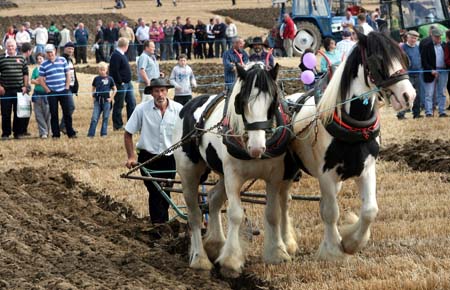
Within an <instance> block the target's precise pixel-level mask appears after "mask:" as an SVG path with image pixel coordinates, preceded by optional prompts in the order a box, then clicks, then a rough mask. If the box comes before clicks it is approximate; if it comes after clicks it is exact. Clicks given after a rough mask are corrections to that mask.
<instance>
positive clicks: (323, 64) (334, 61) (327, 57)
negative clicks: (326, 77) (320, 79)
mask: <svg viewBox="0 0 450 290" xmlns="http://www.w3.org/2000/svg"><path fill="white" fill-rule="evenodd" d="M323 46H324V47H325V52H324V53H323V54H322V56H323V57H322V59H321V60H320V71H321V72H326V71H329V72H330V73H331V74H332V73H333V72H334V70H335V69H336V67H337V66H338V65H339V64H340V63H341V62H342V54H341V52H340V51H338V50H337V49H336V41H334V39H332V38H330V37H327V38H325V40H324V41H323Z"/></svg>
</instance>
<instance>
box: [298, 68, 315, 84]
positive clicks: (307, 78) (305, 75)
mask: <svg viewBox="0 0 450 290" xmlns="http://www.w3.org/2000/svg"><path fill="white" fill-rule="evenodd" d="M314 77H315V76H314V73H313V72H312V71H310V70H305V71H304V72H302V75H301V76H300V79H301V80H302V82H303V83H304V84H305V85H310V84H312V83H313V82H314Z"/></svg>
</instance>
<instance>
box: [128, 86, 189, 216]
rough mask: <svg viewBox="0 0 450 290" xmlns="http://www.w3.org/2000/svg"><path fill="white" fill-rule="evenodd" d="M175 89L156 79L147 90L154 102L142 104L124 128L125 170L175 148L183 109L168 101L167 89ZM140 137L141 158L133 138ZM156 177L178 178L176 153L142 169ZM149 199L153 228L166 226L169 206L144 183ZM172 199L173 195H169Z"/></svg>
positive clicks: (158, 193)
mask: <svg viewBox="0 0 450 290" xmlns="http://www.w3.org/2000/svg"><path fill="white" fill-rule="evenodd" d="M169 88H173V86H172V85H171V84H170V83H168V82H167V81H166V80H164V79H161V78H158V79H153V80H152V81H151V83H150V86H149V87H148V89H149V90H150V91H151V94H152V96H153V99H152V100H150V101H148V102H144V103H141V104H139V105H138V106H137V107H136V109H135V110H134V112H133V114H132V115H131V117H130V119H129V120H128V122H127V124H126V126H125V133H124V143H125V149H126V152H127V157H128V159H127V162H126V164H125V165H126V166H127V167H128V168H132V167H133V166H136V165H137V162H139V163H144V162H145V161H147V160H150V159H151V158H153V157H154V156H156V155H158V154H161V153H162V152H164V151H165V150H166V149H168V148H170V147H171V146H172V145H173V144H172V135H173V131H174V126H175V122H176V120H177V119H178V115H179V113H180V111H181V109H182V108H183V106H182V105H181V104H179V103H177V102H174V101H172V100H169V98H168V97H167V93H168V89H169ZM139 132H140V133H141V135H140V137H139V140H138V142H137V145H136V147H137V149H138V151H139V153H138V157H137V158H136V153H135V149H134V142H133V134H136V133H139ZM152 170H154V171H159V173H152V176H153V177H160V178H171V179H173V178H175V172H176V168H175V158H174V157H173V153H172V152H171V153H169V154H168V155H164V156H162V157H160V158H158V159H156V160H154V161H153V162H151V163H148V164H146V165H145V167H142V168H141V174H142V175H143V176H147V172H151V171H152ZM144 184H145V186H146V187H147V190H148V193H149V198H148V203H149V211H150V220H151V222H152V223H153V224H158V223H165V222H167V221H168V220H169V213H168V209H169V204H168V202H167V201H166V200H165V199H164V197H163V196H162V195H161V193H160V192H159V191H158V189H157V188H156V187H155V185H154V184H153V182H151V181H144ZM166 194H167V195H168V196H170V192H166Z"/></svg>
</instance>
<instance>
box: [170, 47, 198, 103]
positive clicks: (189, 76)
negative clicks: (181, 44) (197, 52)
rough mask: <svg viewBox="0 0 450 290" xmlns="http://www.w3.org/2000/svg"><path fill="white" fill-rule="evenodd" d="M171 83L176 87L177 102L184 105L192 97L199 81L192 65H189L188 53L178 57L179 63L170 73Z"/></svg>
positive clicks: (175, 99) (175, 98)
mask: <svg viewBox="0 0 450 290" xmlns="http://www.w3.org/2000/svg"><path fill="white" fill-rule="evenodd" d="M170 83H171V84H172V85H173V86H174V87H175V97H174V98H173V99H174V101H175V102H178V103H180V104H182V105H184V104H186V103H187V102H189V100H191V99H192V87H193V88H196V87H197V81H196V80H195V76H194V73H193V72H192V69H191V67H190V66H189V65H187V56H186V54H184V53H182V54H180V56H179V57H178V64H177V65H176V66H175V67H174V68H173V70H172V73H171V74H170Z"/></svg>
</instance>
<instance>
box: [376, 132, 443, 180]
mask: <svg viewBox="0 0 450 290" xmlns="http://www.w3.org/2000/svg"><path fill="white" fill-rule="evenodd" d="M449 154H450V142H448V141H446V140H441V139H436V140H434V141H433V142H432V141H430V140H424V139H412V140H411V141H409V142H408V143H405V144H392V145H391V146H388V147H386V148H384V149H383V150H382V151H381V153H380V158H381V159H382V160H386V161H394V162H405V163H406V164H408V166H409V167H411V168H412V169H413V170H418V171H434V172H447V173H449V172H450V156H449Z"/></svg>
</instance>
